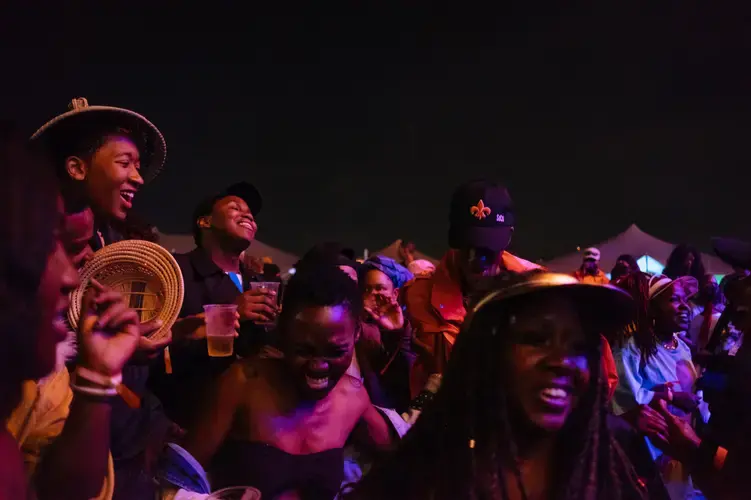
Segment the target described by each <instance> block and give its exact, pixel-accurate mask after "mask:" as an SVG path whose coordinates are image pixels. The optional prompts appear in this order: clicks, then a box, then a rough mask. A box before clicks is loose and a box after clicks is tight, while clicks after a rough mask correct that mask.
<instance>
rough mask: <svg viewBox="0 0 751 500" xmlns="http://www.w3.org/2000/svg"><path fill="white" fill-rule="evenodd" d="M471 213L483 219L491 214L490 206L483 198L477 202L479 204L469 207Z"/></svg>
mask: <svg viewBox="0 0 751 500" xmlns="http://www.w3.org/2000/svg"><path fill="white" fill-rule="evenodd" d="M469 213H471V214H472V215H474V216H475V217H477V218H478V219H480V220H482V219H484V218H485V217H487V216H488V215H490V207H486V206H485V203H483V201H482V200H480V201H478V202H477V205H475V206H474V207H472V208H470V209H469Z"/></svg>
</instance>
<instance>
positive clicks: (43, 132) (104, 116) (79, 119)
mask: <svg viewBox="0 0 751 500" xmlns="http://www.w3.org/2000/svg"><path fill="white" fill-rule="evenodd" d="M99 124H101V126H102V127H106V126H110V127H111V126H117V127H121V128H124V129H127V130H130V131H131V132H132V136H133V138H134V139H135V140H136V141H137V146H138V148H139V152H140V153H141V176H142V177H143V179H144V182H149V181H151V180H153V179H154V178H155V177H156V176H157V175H159V173H160V172H161V171H162V168H163V167H164V162H165V160H166V159H167V142H166V141H165V140H164V136H163V135H162V133H161V132H160V131H159V129H158V128H157V127H156V125H154V124H153V123H151V122H150V121H149V120H147V119H146V117H144V116H143V115H140V114H138V113H136V112H135V111H131V110H129V109H123V108H116V107H112V106H86V107H81V108H78V109H74V110H71V111H68V112H66V113H63V114H61V115H58V116H56V117H55V118H53V119H52V120H50V121H48V122H47V123H45V124H44V125H42V126H41V127H40V128H39V129H38V130H37V131H36V132H34V134H33V135H32V136H31V139H30V140H31V141H32V143H34V142H39V143H42V144H46V145H48V146H51V145H52V144H54V143H55V139H58V138H67V137H70V134H74V133H75V131H76V130H79V129H81V128H82V127H85V128H88V129H92V128H94V129H95V128H96V127H97V125H99Z"/></svg>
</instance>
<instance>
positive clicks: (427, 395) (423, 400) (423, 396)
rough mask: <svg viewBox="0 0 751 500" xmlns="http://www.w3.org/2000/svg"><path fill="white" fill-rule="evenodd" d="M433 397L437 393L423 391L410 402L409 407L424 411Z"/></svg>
mask: <svg viewBox="0 0 751 500" xmlns="http://www.w3.org/2000/svg"><path fill="white" fill-rule="evenodd" d="M433 398H435V393H432V392H430V391H422V392H420V394H418V395H417V397H416V398H415V399H413V400H412V403H410V405H409V407H410V408H412V409H413V410H419V411H422V410H423V408H425V405H427V404H428V403H430V402H431V401H433Z"/></svg>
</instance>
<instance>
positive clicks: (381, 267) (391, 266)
mask: <svg viewBox="0 0 751 500" xmlns="http://www.w3.org/2000/svg"><path fill="white" fill-rule="evenodd" d="M372 269H376V270H378V271H381V272H382V273H383V274H385V275H386V276H388V277H389V279H390V280H391V282H392V283H393V284H394V288H401V287H403V286H404V284H405V283H407V282H408V281H410V280H412V278H414V276H413V275H412V273H411V272H409V271H408V270H407V268H406V267H404V266H402V265H401V264H399V263H397V262H396V261H395V260H394V259H391V258H389V257H383V256H380V255H377V256H375V257H371V258H369V259H368V260H366V261H365V264H364V270H365V271H366V272H367V271H370V270H372Z"/></svg>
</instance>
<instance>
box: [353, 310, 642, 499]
mask: <svg viewBox="0 0 751 500" xmlns="http://www.w3.org/2000/svg"><path fill="white" fill-rule="evenodd" d="M515 300H519V299H511V300H508V301H503V302H499V303H496V304H488V305H487V306H485V307H484V308H482V309H481V310H480V311H478V312H477V313H476V314H475V316H474V318H473V319H472V320H471V321H470V322H469V325H468V327H467V329H465V330H464V331H463V332H462V334H461V335H459V336H458V338H457V342H456V345H455V347H454V350H453V352H452V357H451V362H450V363H449V364H448V367H447V372H446V375H445V377H444V380H443V384H442V386H441V388H440V390H439V391H438V393H437V394H436V397H435V399H434V400H433V401H432V402H431V404H430V405H429V406H428V407H426V408H425V411H424V412H423V413H422V414H421V416H420V418H419V419H418V421H417V422H416V424H415V426H414V427H413V428H412V429H411V430H410V432H409V433H407V435H406V436H405V438H404V440H403V442H402V443H401V446H400V447H399V448H398V449H397V451H396V452H394V453H393V454H392V455H391V456H387V457H384V458H385V460H384V461H383V462H381V463H377V464H376V465H375V467H374V469H373V470H372V471H371V472H370V473H368V475H366V476H365V477H364V478H363V480H362V481H361V482H360V483H359V484H358V485H357V486H356V487H355V488H354V491H353V492H352V493H351V494H350V495H351V496H350V497H347V498H354V499H380V498H392V499H404V500H407V499H410V500H411V499H426V500H427V499H430V500H449V499H456V498H462V499H470V500H480V499H482V500H486V499H488V500H505V499H508V498H510V496H509V491H510V486H511V485H510V484H508V483H507V480H508V479H507V477H508V474H505V473H504V472H510V473H511V478H512V479H511V480H512V481H515V482H516V483H517V488H518V490H519V491H521V493H522V498H523V499H525V500H526V498H527V496H526V492H525V490H524V485H523V482H522V478H521V472H520V470H519V468H518V466H517V462H516V461H517V457H518V449H517V439H516V436H515V432H514V431H515V429H514V428H513V425H512V419H511V406H510V401H509V387H510V386H511V384H512V383H513V382H512V381H511V378H510V373H509V372H508V370H507V363H503V362H500V359H499V356H500V355H501V353H505V352H508V350H509V348H510V345H511V343H510V340H509V335H508V334H509V332H508V331H507V325H509V322H510V313H509V310H510V309H512V304H513V303H514V301H515ZM587 328H590V329H595V328H597V327H596V326H594V325H588V326H587ZM594 331H597V330H594ZM591 333H592V335H595V333H594V332H591ZM599 350H600V343H599V342H597V343H594V342H593V343H592V345H591V348H590V350H589V353H588V360H589V363H590V367H592V369H593V371H594V372H595V373H596V376H593V377H591V379H590V383H589V386H588V388H587V390H586V393H585V395H584V397H583V398H582V399H581V401H580V403H579V405H578V406H577V408H576V409H575V410H574V412H573V413H572V414H571V415H570V416H569V418H568V419H567V422H566V424H565V427H564V429H562V430H561V431H560V432H559V445H558V448H557V450H556V456H555V458H554V460H555V462H554V463H555V467H556V468H557V471H556V473H555V476H554V477H553V478H552V481H553V484H552V485H550V491H555V492H558V493H559V495H558V497H559V498H562V499H565V500H605V499H608V500H610V499H614V500H618V499H629V500H630V499H643V498H646V492H645V491H644V490H643V488H642V487H641V486H640V485H639V482H638V478H637V477H636V474H635V472H634V470H633V467H632V465H631V463H630V462H629V460H628V458H627V457H626V456H625V454H624V452H623V451H622V449H621V448H620V447H619V446H618V444H617V443H616V442H615V441H614V439H613V437H612V436H611V433H610V430H609V428H608V426H607V423H606V419H607V412H606V411H605V403H606V399H607V390H606V380H605V376H604V374H603V372H602V368H601V363H600V351H599Z"/></svg>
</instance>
